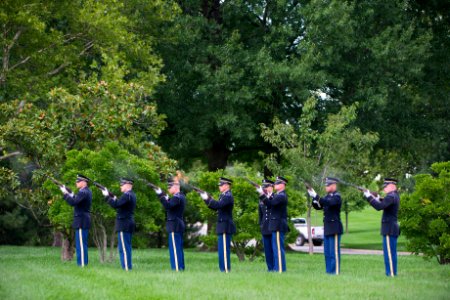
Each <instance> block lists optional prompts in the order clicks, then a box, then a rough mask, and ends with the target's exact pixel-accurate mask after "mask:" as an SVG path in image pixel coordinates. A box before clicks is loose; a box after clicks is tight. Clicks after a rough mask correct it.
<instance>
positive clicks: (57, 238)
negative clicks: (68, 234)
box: [52, 231, 64, 247]
mask: <svg viewBox="0 0 450 300" xmlns="http://www.w3.org/2000/svg"><path fill="white" fill-rule="evenodd" d="M63 238H64V236H63V234H62V232H61V231H54V232H53V243H52V247H61V246H62V243H63Z"/></svg>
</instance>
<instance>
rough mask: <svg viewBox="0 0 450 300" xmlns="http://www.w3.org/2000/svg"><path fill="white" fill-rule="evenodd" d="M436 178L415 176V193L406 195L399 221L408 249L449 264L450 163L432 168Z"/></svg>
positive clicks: (435, 165)
mask: <svg viewBox="0 0 450 300" xmlns="http://www.w3.org/2000/svg"><path fill="white" fill-rule="evenodd" d="M431 169H432V171H433V172H434V173H435V174H436V175H435V176H433V175H430V174H419V175H416V176H414V179H415V181H416V186H415V191H414V192H412V193H410V194H403V195H402V197H401V208H400V214H399V219H400V222H401V230H402V234H405V235H406V237H407V238H408V244H407V247H408V249H409V250H411V251H413V252H414V253H417V254H418V253H423V255H424V257H425V258H430V257H436V258H437V260H438V261H439V263H441V264H448V263H449V262H450V199H449V195H450V162H440V163H434V164H433V165H431Z"/></svg>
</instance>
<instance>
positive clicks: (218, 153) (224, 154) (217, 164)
mask: <svg viewBox="0 0 450 300" xmlns="http://www.w3.org/2000/svg"><path fill="white" fill-rule="evenodd" d="M230 153H231V152H230V151H229V150H228V149H226V147H225V145H224V144H223V143H220V142H214V143H213V146H212V147H211V148H210V149H208V150H206V151H205V155H206V158H207V159H208V171H212V172H213V171H217V170H218V169H225V168H226V166H227V162H228V157H229V156H230Z"/></svg>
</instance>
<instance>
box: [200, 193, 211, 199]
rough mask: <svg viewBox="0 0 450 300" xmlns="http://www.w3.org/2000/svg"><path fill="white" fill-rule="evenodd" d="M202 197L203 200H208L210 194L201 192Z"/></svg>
mask: <svg viewBox="0 0 450 300" xmlns="http://www.w3.org/2000/svg"><path fill="white" fill-rule="evenodd" d="M200 197H202V199H203V200H208V198H209V197H208V194H207V193H206V192H203V193H200Z"/></svg>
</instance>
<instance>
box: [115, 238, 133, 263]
mask: <svg viewBox="0 0 450 300" xmlns="http://www.w3.org/2000/svg"><path fill="white" fill-rule="evenodd" d="M131 236H132V234H131V233H130V232H125V231H119V232H117V239H118V244H117V248H119V256H120V265H121V266H122V269H124V270H125V271H128V270H131V269H132V268H133V265H132V263H131Z"/></svg>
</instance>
